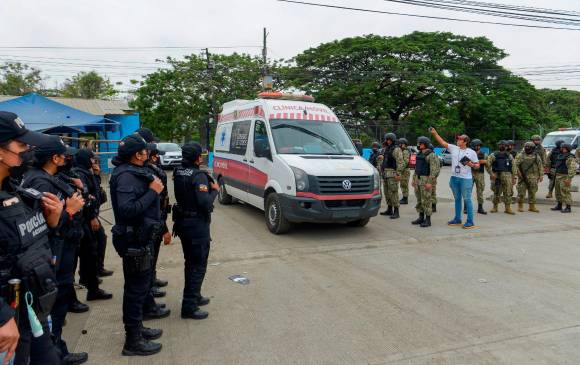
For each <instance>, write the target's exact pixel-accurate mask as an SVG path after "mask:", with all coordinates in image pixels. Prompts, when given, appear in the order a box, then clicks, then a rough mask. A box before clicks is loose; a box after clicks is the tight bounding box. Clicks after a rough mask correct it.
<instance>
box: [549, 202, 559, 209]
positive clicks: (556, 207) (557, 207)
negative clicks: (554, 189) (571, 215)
mask: <svg viewBox="0 0 580 365" xmlns="http://www.w3.org/2000/svg"><path fill="white" fill-rule="evenodd" d="M550 210H562V203H560V202H558V204H556V206H555V207H554V208H550Z"/></svg>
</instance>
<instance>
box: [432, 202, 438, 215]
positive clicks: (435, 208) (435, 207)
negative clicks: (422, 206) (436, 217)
mask: <svg viewBox="0 0 580 365" xmlns="http://www.w3.org/2000/svg"><path fill="white" fill-rule="evenodd" d="M431 210H432V211H433V213H437V204H433V205H432V206H431Z"/></svg>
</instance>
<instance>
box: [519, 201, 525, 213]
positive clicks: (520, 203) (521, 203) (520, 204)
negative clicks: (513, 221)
mask: <svg viewBox="0 0 580 365" xmlns="http://www.w3.org/2000/svg"><path fill="white" fill-rule="evenodd" d="M523 211H524V202H523V201H518V212H523Z"/></svg>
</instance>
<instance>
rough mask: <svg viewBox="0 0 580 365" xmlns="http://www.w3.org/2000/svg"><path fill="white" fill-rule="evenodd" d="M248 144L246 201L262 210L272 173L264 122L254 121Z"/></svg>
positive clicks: (270, 155)
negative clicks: (269, 177)
mask: <svg viewBox="0 0 580 365" xmlns="http://www.w3.org/2000/svg"><path fill="white" fill-rule="evenodd" d="M248 144H249V145H250V147H249V148H248V166H249V184H248V199H249V201H250V204H252V205H254V206H256V207H259V208H262V209H263V208H264V192H265V190H266V184H267V182H268V176H269V175H270V173H271V171H272V150H271V148H270V138H269V136H268V129H267V128H266V122H265V121H263V120H259V119H258V120H255V121H254V125H253V128H252V138H251V142H250V143H248Z"/></svg>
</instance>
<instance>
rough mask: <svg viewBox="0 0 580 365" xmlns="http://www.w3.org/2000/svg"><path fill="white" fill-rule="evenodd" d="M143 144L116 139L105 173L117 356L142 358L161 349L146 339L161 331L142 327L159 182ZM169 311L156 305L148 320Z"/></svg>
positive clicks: (157, 216)
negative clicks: (111, 220) (119, 266)
mask: <svg viewBox="0 0 580 365" xmlns="http://www.w3.org/2000/svg"><path fill="white" fill-rule="evenodd" d="M153 148H154V146H151V145H148V144H147V142H145V140H144V139H143V138H142V137H141V136H139V135H138V134H132V135H129V136H127V137H125V138H123V139H122V140H121V142H120V143H119V149H118V152H117V156H116V157H115V158H114V159H113V164H114V165H115V166H116V167H115V169H114V170H113V172H112V174H111V180H110V189H111V203H112V206H113V214H114V216H115V226H113V229H112V230H111V231H112V233H113V246H114V247H115V250H116V251H117V253H118V254H119V256H121V258H122V259H123V275H124V278H125V285H124V289H123V323H124V325H125V333H126V337H125V345H124V346H123V355H126V356H133V355H140V356H147V355H152V354H155V353H158V352H159V351H161V344H159V343H155V342H152V340H155V339H158V338H160V337H161V335H162V333H163V331H162V330H160V329H152V328H146V327H143V307H144V305H145V301H146V300H147V297H148V296H150V294H151V292H150V289H151V275H152V269H153V245H154V242H155V241H156V239H157V236H158V235H159V234H160V232H161V225H162V224H161V211H160V207H159V194H161V192H162V191H163V184H162V183H161V180H159V178H157V177H155V176H154V175H153V174H152V173H151V171H150V170H149V169H147V168H145V167H143V166H144V164H145V163H146V162H147V160H148V159H149V152H148V149H149V150H151V149H153ZM169 313H170V311H169V310H168V309H165V308H161V307H157V308H156V310H155V312H152V313H149V318H164V317H167V316H168V315H169Z"/></svg>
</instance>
